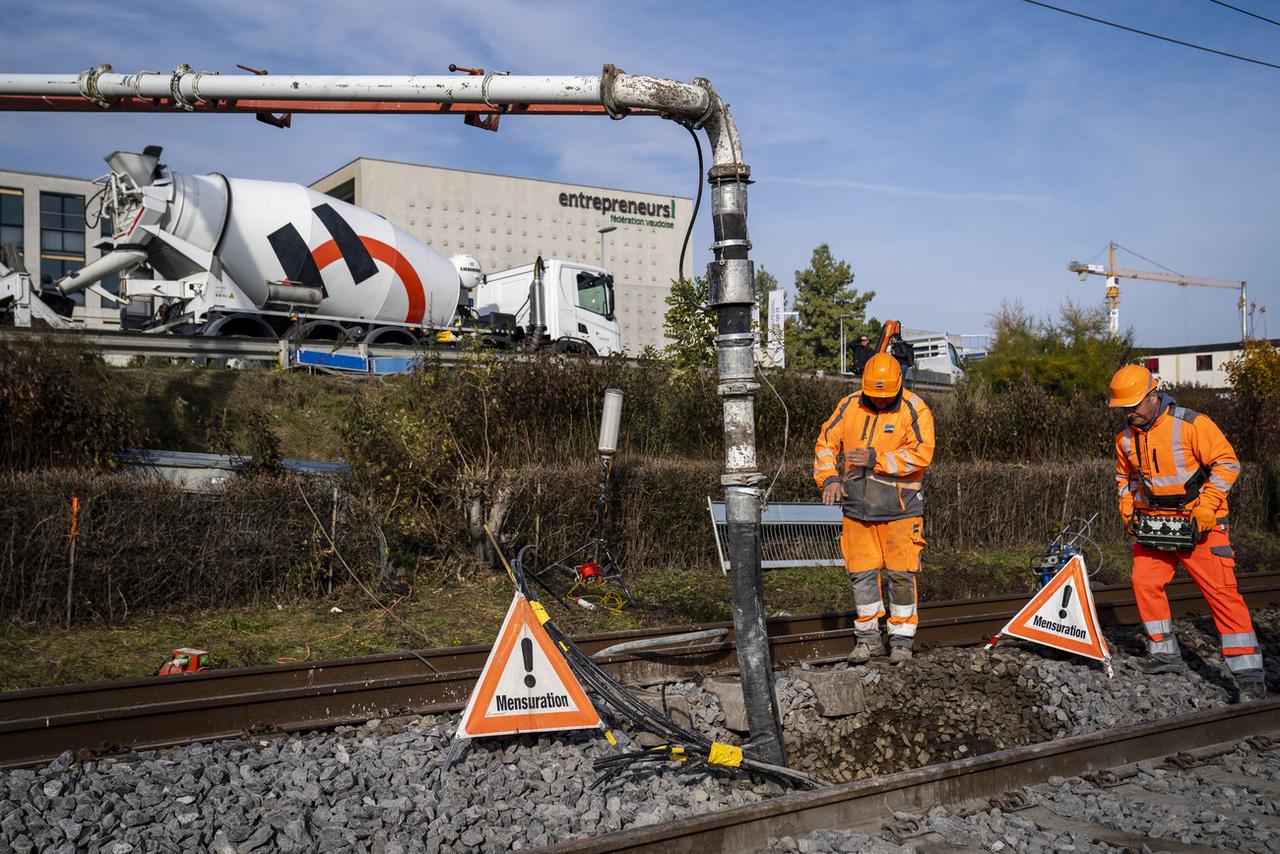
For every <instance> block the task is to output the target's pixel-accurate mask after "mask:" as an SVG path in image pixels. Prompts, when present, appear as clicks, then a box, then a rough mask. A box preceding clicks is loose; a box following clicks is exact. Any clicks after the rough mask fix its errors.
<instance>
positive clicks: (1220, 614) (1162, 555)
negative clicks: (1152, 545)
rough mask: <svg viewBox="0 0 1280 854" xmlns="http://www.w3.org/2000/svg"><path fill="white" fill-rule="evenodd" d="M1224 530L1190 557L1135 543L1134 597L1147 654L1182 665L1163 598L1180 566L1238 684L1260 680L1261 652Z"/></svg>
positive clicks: (1209, 536) (1215, 532)
mask: <svg viewBox="0 0 1280 854" xmlns="http://www.w3.org/2000/svg"><path fill="white" fill-rule="evenodd" d="M1225 527H1226V526H1225V525H1221V526H1219V527H1217V528H1214V529H1213V530H1211V531H1210V532H1209V533H1208V534H1206V535H1205V538H1204V539H1203V540H1201V541H1200V542H1199V543H1197V544H1196V547H1195V548H1194V549H1192V550H1191V551H1189V552H1167V551H1159V550H1157V549H1149V548H1147V547H1146V546H1141V545H1137V544H1134V547H1133V594H1134V598H1135V599H1136V600H1137V602H1138V615H1139V616H1140V617H1142V622H1143V623H1144V625H1145V628H1146V630H1147V651H1148V652H1149V653H1150V654H1151V655H1152V656H1153V657H1155V658H1159V659H1161V660H1163V661H1169V662H1178V661H1181V660H1182V652H1181V650H1180V649H1179V648H1178V639H1177V637H1175V636H1174V634H1173V621H1172V619H1171V614H1170V612H1169V599H1168V597H1167V596H1165V593H1164V588H1165V585H1167V584H1168V583H1169V582H1170V581H1171V580H1172V579H1173V572H1174V570H1175V569H1176V568H1177V565H1178V562H1179V561H1181V562H1182V565H1183V566H1185V567H1186V568H1187V571H1188V572H1189V573H1191V578H1192V579H1193V580H1194V581H1195V583H1196V586H1197V587H1199V588H1200V593H1201V594H1202V595H1203V596H1204V598H1205V601H1206V602H1208V603H1209V611H1210V612H1211V613H1212V614H1213V622H1214V624H1215V625H1216V626H1217V628H1218V636H1219V640H1220V641H1221V644H1222V657H1223V660H1224V661H1226V663H1227V667H1229V668H1230V669H1231V672H1232V674H1233V675H1234V676H1235V677H1236V678H1237V679H1239V680H1241V681H1245V682H1248V681H1255V682H1256V681H1261V679H1262V675H1263V670H1262V648H1261V647H1260V646H1258V637H1257V635H1255V634H1254V632H1253V621H1252V620H1251V619H1250V618H1249V607H1248V606H1247V605H1245V603H1244V599H1243V597H1241V596H1240V591H1239V590H1237V589H1236V572H1235V567H1236V560H1235V552H1234V551H1232V548H1231V540H1230V539H1229V538H1228V536H1227V532H1226V530H1225Z"/></svg>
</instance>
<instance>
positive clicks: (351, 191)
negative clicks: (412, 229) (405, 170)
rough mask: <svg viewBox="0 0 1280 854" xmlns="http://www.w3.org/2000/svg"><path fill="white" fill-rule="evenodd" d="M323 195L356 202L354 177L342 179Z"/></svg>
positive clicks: (341, 200)
mask: <svg viewBox="0 0 1280 854" xmlns="http://www.w3.org/2000/svg"><path fill="white" fill-rule="evenodd" d="M325 195H326V196H332V197H333V198H335V199H337V200H338V201H340V202H346V203H347V204H349V205H354V204H355V203H356V179H355V178H352V179H350V180H348V181H343V182H342V183H341V184H339V185H338V186H336V187H334V188H333V189H332V190H330V191H329V192H327V193H325ZM409 204H410V205H411V206H412V205H413V202H410V203H409Z"/></svg>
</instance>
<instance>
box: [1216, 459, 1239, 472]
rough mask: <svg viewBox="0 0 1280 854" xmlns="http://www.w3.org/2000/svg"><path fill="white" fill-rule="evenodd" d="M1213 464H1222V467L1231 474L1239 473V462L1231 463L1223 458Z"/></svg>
mask: <svg viewBox="0 0 1280 854" xmlns="http://www.w3.org/2000/svg"><path fill="white" fill-rule="evenodd" d="M1214 466H1215V467H1216V466H1222V467H1223V469H1225V470H1226V471H1229V472H1231V473H1232V474H1240V464H1239V463H1233V462H1231V461H1230V460H1223V461H1222V462H1218V463H1214Z"/></svg>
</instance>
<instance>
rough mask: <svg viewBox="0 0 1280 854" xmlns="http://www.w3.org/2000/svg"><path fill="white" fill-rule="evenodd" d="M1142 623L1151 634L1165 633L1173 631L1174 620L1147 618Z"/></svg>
mask: <svg viewBox="0 0 1280 854" xmlns="http://www.w3.org/2000/svg"><path fill="white" fill-rule="evenodd" d="M1142 625H1143V626H1144V627H1145V628H1146V630H1147V634H1149V635H1164V634H1168V633H1169V632H1172V631H1173V620H1147V621H1146V622H1145V623H1143V624H1142Z"/></svg>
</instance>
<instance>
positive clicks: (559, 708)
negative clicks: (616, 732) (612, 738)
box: [454, 593, 600, 738]
mask: <svg viewBox="0 0 1280 854" xmlns="http://www.w3.org/2000/svg"><path fill="white" fill-rule="evenodd" d="M598 726H600V715H598V714H597V713H596V710H595V707H594V706H592V705H591V701H590V700H588V699H587V695H586V693H585V692H584V691H583V690H582V686H581V685H579V684H578V680H577V679H576V678H575V677H574V675H573V672H572V671H571V670H570V669H569V665H568V663H567V662H566V661H565V660H564V656H563V655H561V654H560V650H558V649H557V648H556V645H555V643H554V642H553V641H552V640H551V637H550V636H549V635H548V634H547V632H546V629H544V628H543V627H542V623H541V622H540V621H539V620H538V617H537V615H536V614H535V613H534V610H533V607H532V606H530V604H529V600H528V599H526V598H525V597H524V596H522V595H520V594H519V593H517V594H516V595H515V598H514V599H512V600H511V607H510V608H509V609H507V616H506V619H504V620H503V621H502V629H501V631H499V632H498V640H497V642H496V643H495V644H494V645H493V651H492V652H490V653H489V660H488V661H486V662H485V664H484V670H482V671H480V681H479V682H478V683H476V687H475V689H474V690H473V691H472V692H471V697H470V699H468V700H467V708H466V709H465V710H463V712H462V722H461V723H460V724H459V725H458V731H457V733H456V734H455V736H454V737H455V738H476V737H478V736H491V735H515V734H517V733H523V732H547V731H549V730H564V729H587V728H590V727H598Z"/></svg>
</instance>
